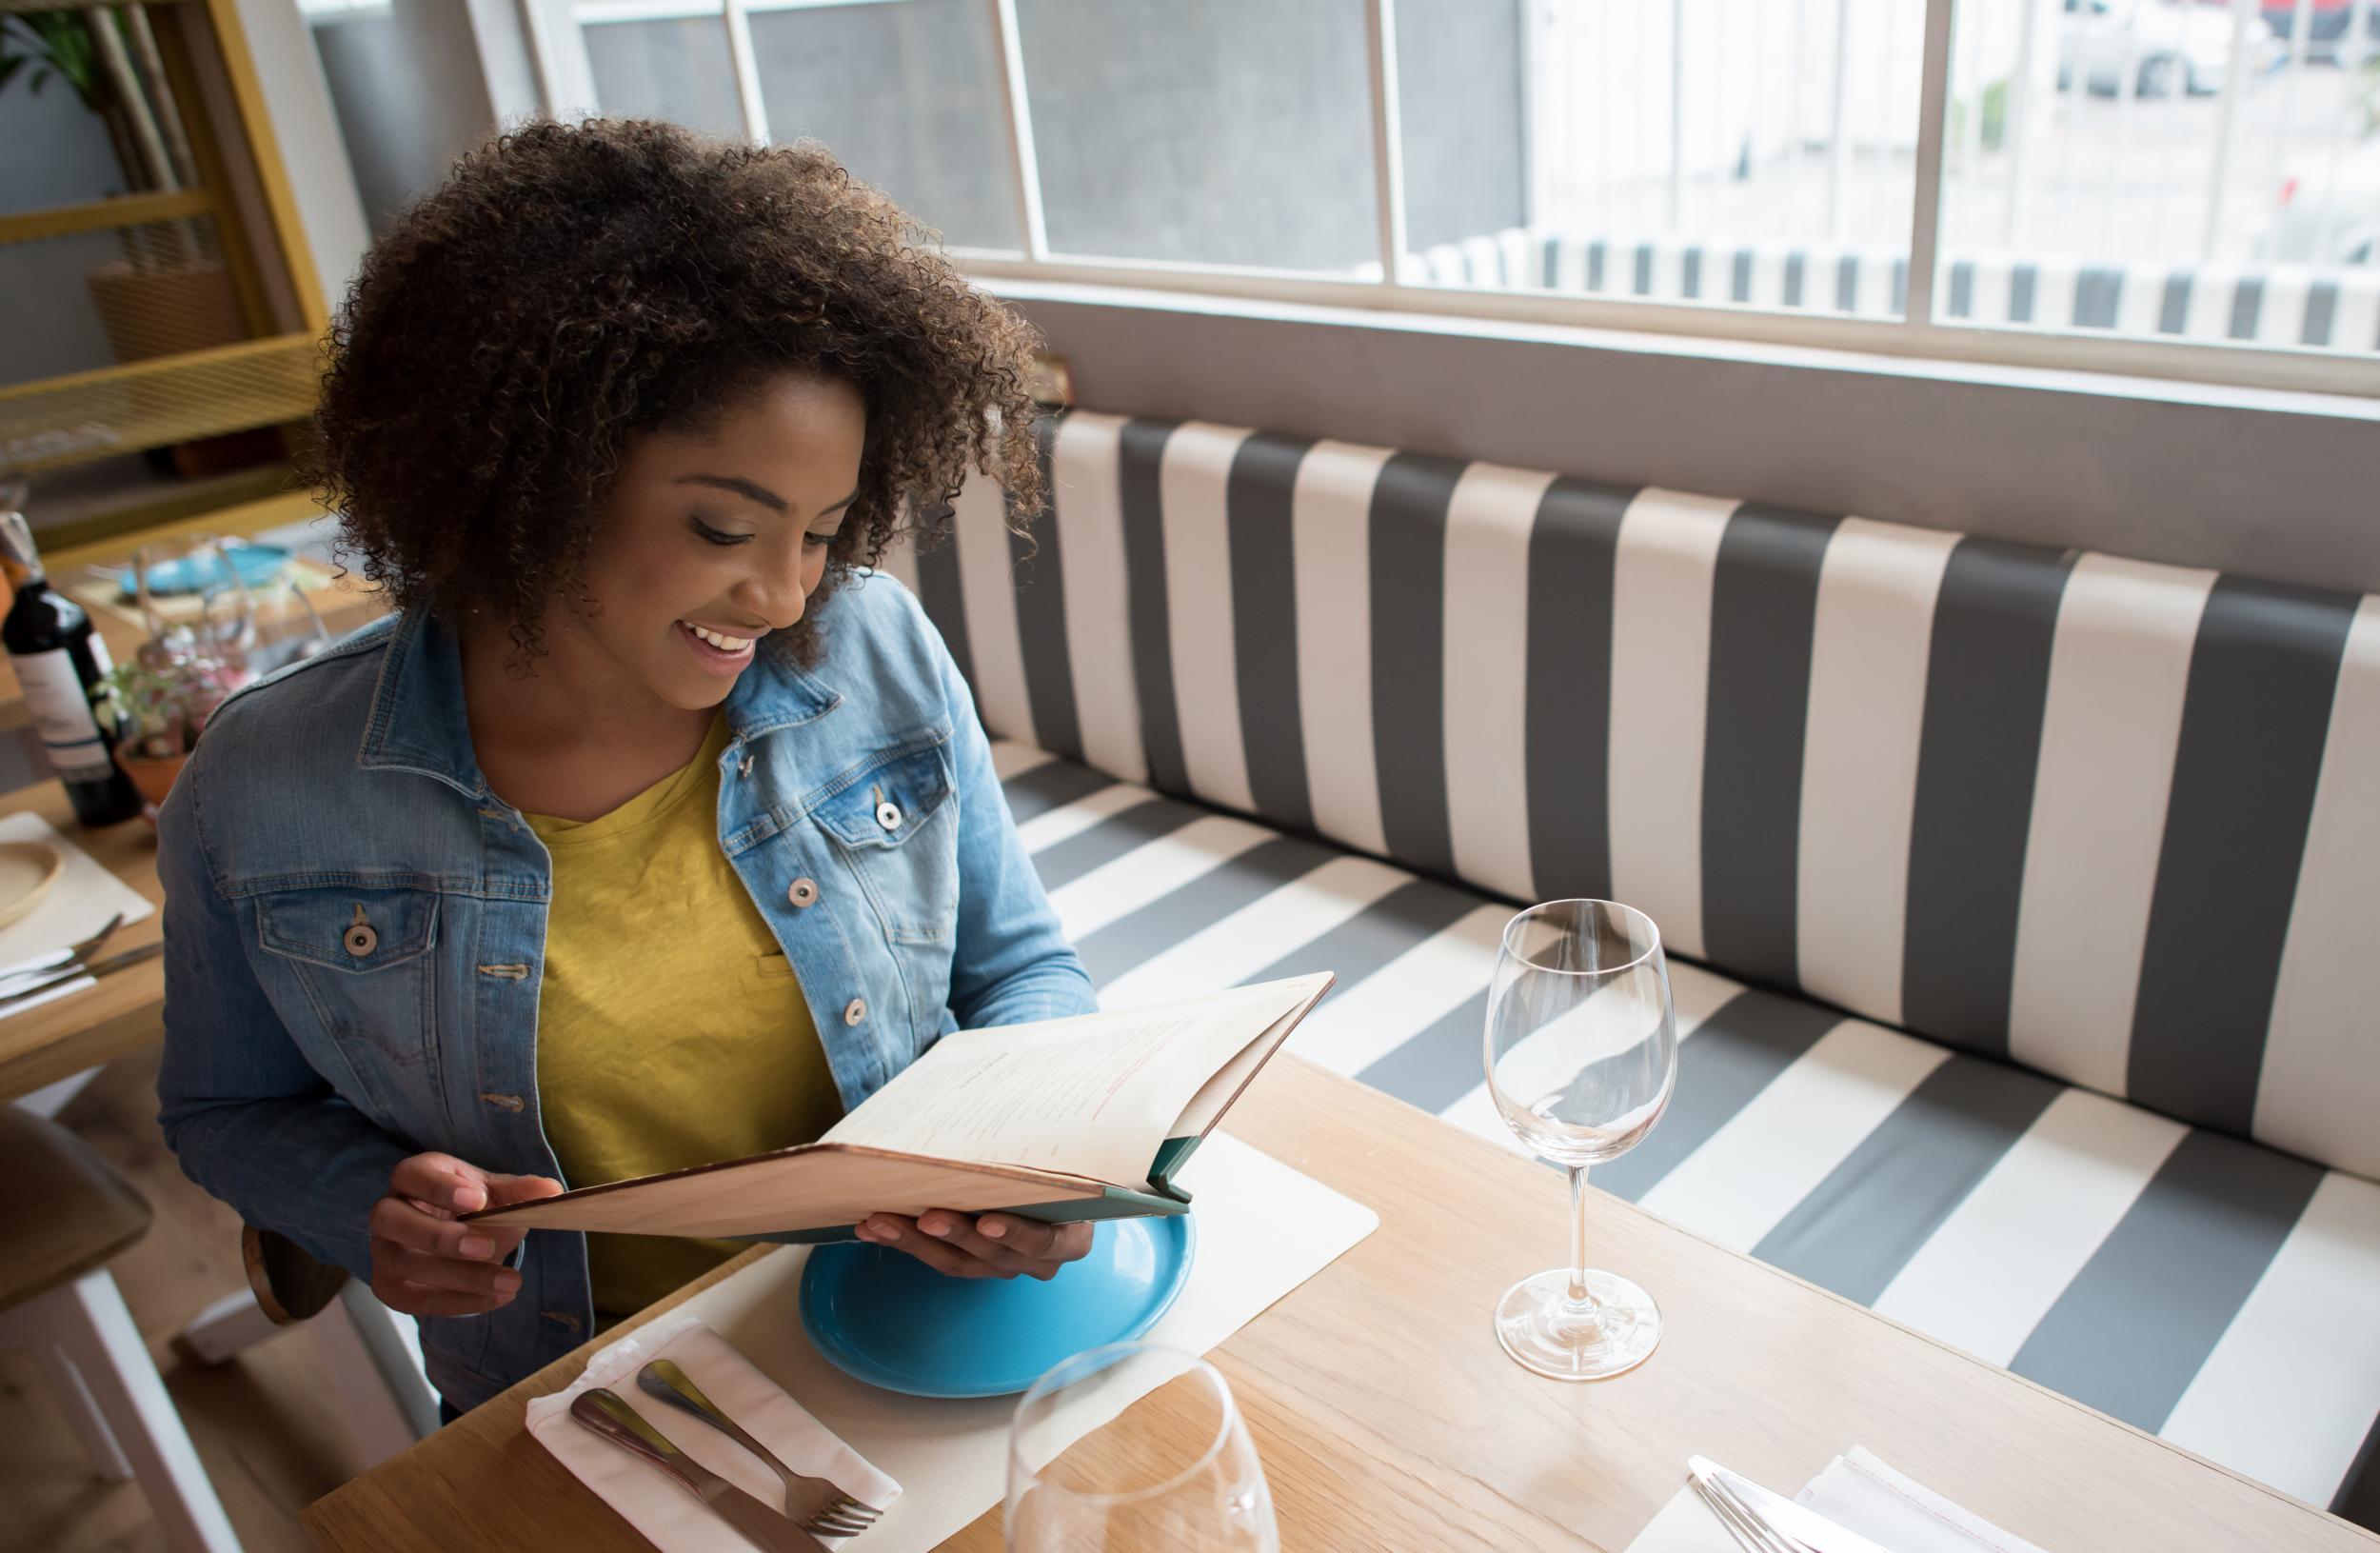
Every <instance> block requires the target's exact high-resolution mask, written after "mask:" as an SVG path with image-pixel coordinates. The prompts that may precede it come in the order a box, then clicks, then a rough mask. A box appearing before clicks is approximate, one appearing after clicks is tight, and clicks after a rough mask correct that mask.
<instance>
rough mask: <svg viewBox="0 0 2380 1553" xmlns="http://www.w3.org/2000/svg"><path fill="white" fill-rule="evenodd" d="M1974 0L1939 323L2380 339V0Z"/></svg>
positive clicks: (1954, 105)
mask: <svg viewBox="0 0 2380 1553" xmlns="http://www.w3.org/2000/svg"><path fill="white" fill-rule="evenodd" d="M2258 3H2259V0H2238V3H2237V4H2228V3H2217V4H2197V3H2183V0H1968V3H1965V4H1962V5H1960V6H1959V8H1958V10H1957V12H1956V16H1955V23H1956V30H1955V32H1954V36H1953V39H1952V75H1951V88H1952V92H1951V104H1950V110H1949V121H1948V133H1947V135H1946V137H1945V139H1946V144H1945V147H1944V158H1943V159H1944V176H1943V190H1942V267H1941V269H1940V272H1939V286H1938V287H1937V289H1936V293H1935V294H1936V299H1937V300H1936V302H1935V313H1936V315H1937V317H1939V318H1940V319H1941V320H1942V321H1944V322H1946V323H1965V324H1971V325H1974V326H1977V327H1981V328H1987V329H2035V330H2049V331H2059V332H2085V333H2113V334H2121V335H2129V336H2134V337H2140V338H2148V339H2167V340H2180V341H2187V342H2190V343H2192V344H2225V343H2231V344H2243V345H2254V346H2259V347H2264V348H2317V349H2327V350H2337V351H2357V352H2370V351H2373V350H2374V349H2380V251H2376V250H2380V138H2375V137H2374V134H2373V129H2374V127H2375V112H2376V111H2380V90H2376V89H2380V77H2375V76H2374V75H2373V74H2372V73H2371V72H2370V70H2363V71H2358V70H2355V69H2352V68H2351V65H2352V62H2353V61H2354V60H2356V59H2357V58H2359V57H2360V56H2362V55H2364V54H2365V53H2367V52H2368V51H2369V50H2370V48H2371V40H2372V39H2373V38H2374V37H2375V35H2380V34H2376V33H2375V26H2376V25H2380V22H2376V19H2380V7H2375V6H2374V5H2373V4H2372V0H2305V3H2304V4H2302V5H2300V4H2298V3H2297V0H2263V4H2264V9H2263V10H2261V11H2260V10H2258V9H2257V5H2258Z"/></svg>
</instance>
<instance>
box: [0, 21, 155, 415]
mask: <svg viewBox="0 0 2380 1553" xmlns="http://www.w3.org/2000/svg"><path fill="white" fill-rule="evenodd" d="M31 77H32V68H31V67H30V66H29V67H27V68H26V69H25V70H21V71H19V72H18V74H17V77H16V79H15V80H13V81H11V82H10V83H9V84H8V85H7V86H6V87H0V146H14V147H29V146H38V147H40V148H41V154H39V155H37V156H26V155H10V156H0V214H15V213H17V212H19V211H25V210H38V209H44V208H46V207H50V206H57V205H82V204H86V203H88V202H89V201H91V200H97V199H104V198H106V197H107V196H108V195H110V194H120V193H122V192H124V187H125V184H124V173H123V170H122V169H121V168H120V167H119V166H118V165H117V162H116V155H115V149H114V147H112V146H111V145H109V140H108V131H107V128H106V127H105V126H104V125H103V124H102V123H101V121H100V118H99V115H98V114H96V113H93V112H91V111H90V110H89V109H87V108H85V107H84V106H83V104H82V101H81V99H79V98H77V97H76V96H75V95H74V91H73V89H71V88H70V87H69V86H68V85H67V84H66V83H65V82H64V81H62V80H58V79H56V78H54V77H53V78H52V79H51V80H50V82H49V83H48V84H47V85H45V86H44V87H43V88H42V89H41V90H40V92H39V93H35V92H34V91H33V90H31V88H30V80H31ZM115 256H116V240H115V238H114V236H113V235H112V234H110V233H108V232H88V233H82V234H79V235H76V236H73V237H62V238H52V239H50V240H49V241H48V242H41V243H11V244H10V245H9V246H7V247H6V248H0V340H4V341H6V342H7V344H6V347H5V348H0V386H5V385H7V384H10V383H26V382H30V381H31V380H32V379H35V378H43V377H52V376H56V375H57V374H59V373H63V372H79V371H86V370H89V368H94V367H105V366H107V365H108V364H109V362H110V361H112V360H113V359H114V358H113V357H112V356H110V355H109V351H108V337H107V336H106V335H105V334H104V333H102V332H101V331H100V328H99V315H98V314H97V313H95V312H93V311H92V310H91V309H90V308H89V306H88V305H87V304H86V302H85V296H86V293H85V291H84V289H83V277H84V276H85V275H86V274H88V273H89V272H90V270H91V269H93V268H94V267H96V266H98V265H100V264H102V263H105V262H106V261H108V260H109V259H111V258H114V257H115Z"/></svg>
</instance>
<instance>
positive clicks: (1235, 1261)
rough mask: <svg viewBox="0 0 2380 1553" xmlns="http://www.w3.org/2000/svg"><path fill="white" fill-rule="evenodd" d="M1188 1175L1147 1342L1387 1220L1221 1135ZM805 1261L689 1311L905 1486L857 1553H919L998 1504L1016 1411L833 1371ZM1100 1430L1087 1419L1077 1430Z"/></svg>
mask: <svg viewBox="0 0 2380 1553" xmlns="http://www.w3.org/2000/svg"><path fill="white" fill-rule="evenodd" d="M1184 1177H1185V1179H1184V1181H1183V1183H1182V1184H1183V1185H1184V1186H1185V1187H1187V1188H1188V1190H1189V1191H1190V1193H1191V1196H1192V1198H1193V1200H1194V1204H1195V1211H1196V1212H1197V1214H1198V1226H1199V1248H1198V1255H1197V1258H1196V1260H1195V1261H1194V1262H1193V1263H1192V1264H1191V1270H1190V1281H1189V1283H1188V1284H1186V1285H1184V1287H1183V1288H1182V1291H1181V1296H1180V1299H1178V1300H1176V1301H1175V1302H1174V1306H1173V1308H1172V1309H1171V1310H1168V1311H1167V1312H1166V1313H1165V1316H1164V1318H1163V1319H1162V1320H1161V1321H1160V1322H1159V1323H1158V1324H1156V1325H1155V1326H1154V1327H1152V1328H1150V1330H1149V1332H1148V1334H1147V1341H1149V1342H1152V1343H1162V1344H1169V1345H1171V1346H1173V1347H1177V1348H1183V1349H1187V1350H1188V1351H1189V1352H1192V1353H1204V1352H1206V1351H1207V1350H1208V1349H1210V1348H1213V1347H1214V1346H1215V1345H1216V1344H1220V1343H1221V1342H1222V1341H1223V1340H1224V1339H1226V1338H1228V1337H1230V1336H1231V1335H1232V1333H1234V1332H1236V1331H1238V1330H1239V1329H1240V1327H1242V1326H1244V1325H1246V1324H1248V1323H1249V1322H1250V1321H1252V1320H1254V1319H1255V1318H1256V1317H1257V1316H1259V1314H1261V1313H1262V1312H1263V1311H1264V1309H1265V1308H1266V1307H1267V1306H1269V1305H1270V1304H1273V1302H1274V1301H1276V1300H1279V1298H1280V1297H1281V1296H1282V1295H1284V1294H1287V1293H1288V1292H1289V1291H1290V1290H1292V1289H1294V1288H1296V1287H1297V1286H1298V1285H1299V1284H1302V1283H1304V1282H1305V1281H1306V1280H1307V1279H1309V1278H1312V1277H1313V1276H1314V1275H1315V1274H1316V1273H1319V1272H1320V1271H1321V1270H1322V1269H1323V1268H1324V1267H1327V1266H1329V1265H1330V1264H1331V1263H1333V1262H1334V1261H1336V1260H1338V1258H1339V1255H1340V1254H1341V1253H1342V1252H1344V1251H1346V1250H1347V1249H1348V1248H1349V1247H1350V1246H1352V1245H1354V1244H1357V1243H1358V1242H1359V1241H1360V1240H1362V1239H1363V1238H1364V1237H1365V1236H1366V1235H1369V1234H1370V1233H1371V1232H1372V1231H1373V1230H1374V1229H1375V1228H1376V1227H1378V1224H1379V1222H1380V1221H1379V1215H1378V1214H1377V1213H1374V1212H1373V1211H1372V1210H1371V1209H1370V1208H1368V1207H1365V1206H1364V1205H1362V1204H1360V1203H1358V1202H1355V1201H1354V1200H1353V1199H1350V1198H1347V1197H1343V1196H1341V1195H1340V1194H1339V1193H1338V1192H1335V1191H1333V1190H1332V1189H1331V1188H1329V1187H1328V1186H1325V1185H1322V1184H1321V1183H1320V1182H1319V1181H1316V1180H1314V1179H1313V1178H1312V1177H1310V1176H1306V1175H1303V1174H1300V1173H1299V1172H1298V1171H1296V1170H1293V1169H1291V1168H1290V1167H1289V1166H1288V1165H1283V1164H1281V1163H1280V1162H1279V1161H1278V1160H1275V1159H1273V1158H1271V1157H1270V1156H1269V1155H1266V1154H1263V1153H1261V1152H1259V1150H1257V1149H1256V1148H1254V1147H1251V1146H1250V1145H1247V1144H1243V1143H1241V1142H1240V1140H1239V1139H1237V1138H1233V1137H1231V1136H1229V1135H1228V1134H1225V1133H1217V1134H1216V1135H1214V1136H1213V1137H1210V1138H1209V1139H1208V1140H1207V1141H1206V1143H1205V1144H1204V1145H1201V1146H1200V1149H1199V1152H1198V1154H1197V1155H1196V1156H1195V1157H1194V1158H1193V1159H1192V1161H1191V1164H1190V1167H1189V1169H1188V1170H1187V1171H1185V1172H1184ZM808 1256H809V1248H808V1247H806V1246H789V1247H787V1248H786V1249H784V1250H783V1251H780V1252H778V1253H777V1254H776V1255H773V1256H770V1257H768V1258H766V1259H764V1261H762V1262H761V1263H760V1264H758V1265H756V1266H754V1267H752V1268H750V1269H749V1270H747V1271H744V1272H742V1273H739V1274H737V1275H736V1276H735V1277H733V1278H730V1279H728V1280H726V1281H725V1282H724V1283H721V1284H716V1285H714V1286H713V1287H711V1288H708V1289H705V1290H704V1292H702V1293H701V1294H699V1295H696V1296H695V1297H694V1298H693V1299H691V1300H688V1301H687V1302H686V1303H685V1304H684V1306H682V1307H681V1308H682V1309H684V1311H686V1312H687V1313H688V1314H691V1315H693V1316H696V1317H698V1318H700V1319H701V1320H702V1321H703V1323H704V1324H706V1325H707V1326H709V1327H710V1328H711V1330H713V1331H715V1332H717V1333H718V1334H719V1335H720V1336H721V1337H723V1338H724V1339H725V1340H726V1341H727V1342H728V1343H730V1344H733V1345H734V1346H735V1348H736V1349H737V1351H738V1352H740V1353H742V1354H743V1355H744V1357H745V1358H746V1359H748V1360H750V1361H751V1362H752V1364H754V1365H755V1366H756V1367H757V1368H758V1369H759V1370H760V1371H761V1373H762V1374H764V1375H765V1376H767V1377H768V1378H769V1379H770V1380H772V1381H774V1382H776V1383H777V1384H779V1385H781V1386H783V1388H784V1389H785V1391H786V1392H787V1393H788V1394H790V1395H791V1396H792V1397H793V1398H794V1399H795V1400H796V1401H797V1402H799V1403H800V1404H802V1406H803V1408H804V1409H805V1410H807V1411H808V1413H809V1414H810V1416H811V1417H813V1418H815V1419H816V1420H817V1421H818V1422H819V1423H820V1424H823V1425H824V1426H825V1427H826V1428H827V1429H829V1430H831V1431H833V1432H834V1433H835V1434H836V1435H837V1436H839V1437H841V1438H842V1439H843V1441H844V1442H846V1443H848V1444H849V1445H850V1446H851V1448H852V1449H854V1450H856V1451H858V1452H859V1453H860V1454H861V1455H862V1456H863V1457H865V1458H866V1459H867V1460H868V1461H869V1462H871V1463H874V1464H875V1465H876V1466H877V1467H878V1468H879V1469H880V1470H882V1471H883V1472H885V1473H888V1474H889V1475H890V1476H891V1477H892V1478H893V1479H894V1480H895V1481H896V1482H898V1483H900V1484H901V1489H902V1493H901V1497H900V1498H899V1499H898V1500H896V1501H894V1503H893V1506H892V1508H891V1509H890V1510H889V1511H887V1512H886V1514H885V1516H884V1518H883V1520H882V1521H880V1522H878V1523H876V1525H875V1526H874V1527H873V1528H872V1529H871V1530H870V1531H869V1532H868V1534H867V1535H866V1536H865V1537H864V1538H862V1539H860V1540H859V1541H858V1542H857V1543H855V1544H854V1547H855V1548H865V1549H866V1550H867V1553H922V1550H924V1549H927V1548H931V1547H933V1546H934V1545H935V1544H937V1543H941V1542H942V1541H944V1540H945V1539H947V1538H948V1537H950V1536H952V1535H953V1534H954V1533H956V1532H958V1531H959V1530H960V1529H961V1528H962V1527H964V1526H965V1525H967V1524H968V1523H970V1522H972V1521H974V1520H975V1518H976V1517H977V1516H980V1515H982V1513H983V1512H984V1511H985V1510H988V1509H992V1508H994V1507H995V1506H997V1505H998V1504H999V1503H1001V1500H1002V1496H1003V1494H1004V1493H1005V1491H1006V1486H1007V1457H1008V1419H1009V1415H1010V1414H1011V1413H1012V1412H1013V1411H1014V1410H1015V1408H1016V1404H1017V1399H1016V1398H1014V1397H983V1398H972V1399H965V1400H960V1401H943V1400H937V1399H931V1398H924V1397H905V1396H902V1395H900V1394H898V1393H896V1392H890V1391H880V1390H878V1389H876V1388H875V1387H874V1386H870V1385H867V1384H863V1383H862V1382H859V1381H855V1380H853V1379H852V1378H851V1377H849V1376H847V1375H845V1374H843V1371H841V1370H839V1369H837V1368H835V1367H834V1366H833V1365H832V1364H828V1363H827V1362H826V1361H825V1360H823V1359H822V1358H820V1357H819V1355H818V1352H817V1350H816V1349H814V1348H812V1347H811V1346H810V1343H809V1339H808V1338H806V1337H804V1336H803V1332H802V1318H801V1316H800V1315H799V1313H798V1312H797V1309H796V1304H795V1299H796V1289H797V1287H798V1285H799V1284H800V1282H801V1277H802V1267H803V1264H804V1263H805V1262H806V1261H807V1260H808ZM1153 1384H1154V1378H1153ZM1101 1422H1102V1421H1101V1419H1099V1418H1095V1417H1088V1416H1086V1417H1084V1418H1083V1419H1081V1429H1082V1432H1084V1433H1087V1432H1089V1431H1090V1430H1091V1429H1092V1428H1094V1427H1096V1426H1097V1425H1098V1424H1100V1423H1101Z"/></svg>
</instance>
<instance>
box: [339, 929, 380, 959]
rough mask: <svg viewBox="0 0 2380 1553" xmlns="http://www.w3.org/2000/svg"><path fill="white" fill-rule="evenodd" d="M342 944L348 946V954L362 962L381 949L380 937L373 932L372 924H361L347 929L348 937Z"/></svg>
mask: <svg viewBox="0 0 2380 1553" xmlns="http://www.w3.org/2000/svg"><path fill="white" fill-rule="evenodd" d="M342 942H343V943H344V944H345V945H346V946H347V953H349V954H351V955H353V956H355V958H357V959H358V960H361V959H364V958H365V957H366V956H367V955H369V954H370V953H371V952H372V951H373V950H374V949H376V948H378V947H380V935H379V934H378V933H375V932H373V931H372V929H371V925H370V924H368V923H361V922H359V923H357V924H356V925H355V926H352V927H350V928H348V929H347V937H346V939H344V940H343V941H342Z"/></svg>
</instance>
